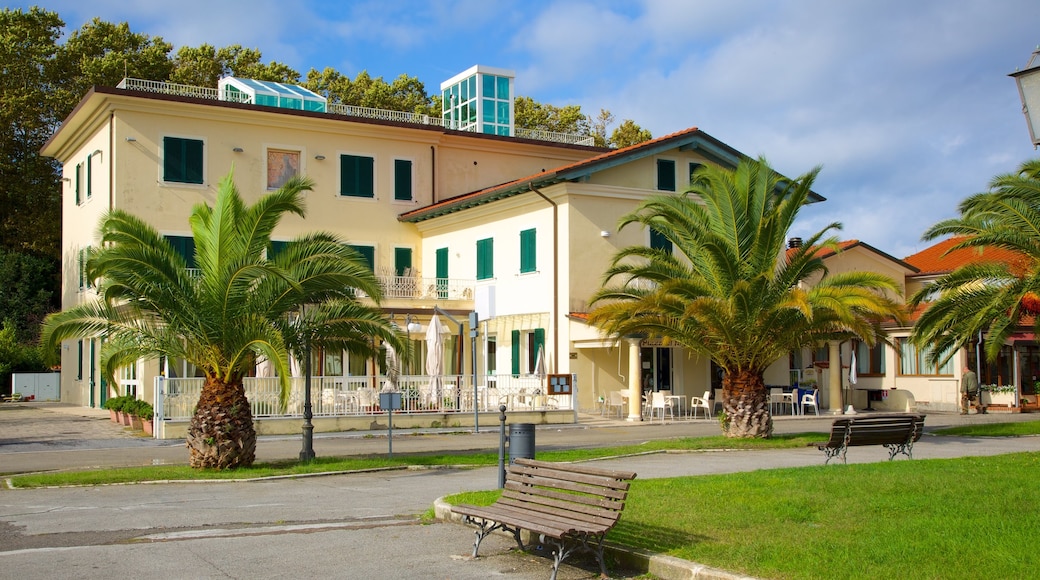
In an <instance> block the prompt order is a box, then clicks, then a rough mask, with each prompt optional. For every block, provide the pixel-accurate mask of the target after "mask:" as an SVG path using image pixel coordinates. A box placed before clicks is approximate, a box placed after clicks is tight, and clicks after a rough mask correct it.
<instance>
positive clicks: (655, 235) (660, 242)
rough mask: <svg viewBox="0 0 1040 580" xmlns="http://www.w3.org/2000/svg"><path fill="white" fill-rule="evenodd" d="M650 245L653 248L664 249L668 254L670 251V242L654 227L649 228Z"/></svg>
mask: <svg viewBox="0 0 1040 580" xmlns="http://www.w3.org/2000/svg"><path fill="white" fill-rule="evenodd" d="M650 247H651V248H653V249H655V250H664V251H666V252H668V253H669V254H671V253H672V242H670V241H669V240H668V238H666V237H664V234H662V233H661V232H659V231H657V230H655V229H654V228H650Z"/></svg>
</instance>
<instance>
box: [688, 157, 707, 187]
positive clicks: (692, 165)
mask: <svg viewBox="0 0 1040 580" xmlns="http://www.w3.org/2000/svg"><path fill="white" fill-rule="evenodd" d="M701 167H704V164H703V163H697V162H694V161H691V162H690V181H691V182H692V181H693V174H694V173H697V170H698V169H700V168H701Z"/></svg>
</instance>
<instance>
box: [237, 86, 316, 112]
mask: <svg viewBox="0 0 1040 580" xmlns="http://www.w3.org/2000/svg"><path fill="white" fill-rule="evenodd" d="M217 90H218V91H219V93H220V100H222V101H232V102H235V103H250V104H253V105H266V106H268V107H279V108H281V109H296V110H299V111H316V112H319V113H325V112H327V111H328V101H327V100H326V99H325V97H323V96H321V95H319V94H318V93H315V92H313V91H309V90H307V89H305V88H303V87H299V86H296V85H290V84H286V83H276V82H272V81H258V80H254V79H242V78H237V77H224V78H222V79H220V81H218V82H217Z"/></svg>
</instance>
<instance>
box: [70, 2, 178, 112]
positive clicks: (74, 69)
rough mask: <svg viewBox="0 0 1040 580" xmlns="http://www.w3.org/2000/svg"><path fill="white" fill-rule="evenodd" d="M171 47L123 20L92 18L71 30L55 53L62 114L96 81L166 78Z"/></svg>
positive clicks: (111, 84) (103, 83)
mask: <svg viewBox="0 0 1040 580" xmlns="http://www.w3.org/2000/svg"><path fill="white" fill-rule="evenodd" d="M171 50H173V45H171V44H170V43H168V42H166V41H165V40H163V39H162V38H161V37H158V36H156V37H151V36H148V35H147V34H141V33H138V32H133V31H132V30H130V25H129V24H128V23H126V22H121V23H118V24H115V23H112V22H105V21H103V20H101V19H100V18H94V19H93V20H91V21H90V22H88V23H86V24H84V25H83V26H81V27H80V28H79V29H78V30H73V31H72V33H71V34H69V36H68V38H67V39H66V40H65V43H64V44H62V45H61V50H60V51H59V57H58V61H59V63H60V66H61V72H60V74H61V78H60V79H59V80H58V83H59V86H60V87H61V93H60V94H59V98H60V99H61V100H62V102H63V103H65V105H66V107H67V108H66V109H63V110H62V111H61V116H62V118H64V117H65V116H66V115H68V114H69V113H70V112H72V107H73V106H75V104H76V103H78V102H79V100H80V99H81V98H83V95H85V94H86V93H87V91H89V90H90V88H91V87H93V86H95V85H101V86H108V87H114V86H116V85H117V84H119V81H121V80H122V79H123V78H125V77H132V78H139V79H157V80H165V79H166V78H168V77H169V76H170V72H171V71H172V70H173V63H172V62H170V57H169V53H170V51H171Z"/></svg>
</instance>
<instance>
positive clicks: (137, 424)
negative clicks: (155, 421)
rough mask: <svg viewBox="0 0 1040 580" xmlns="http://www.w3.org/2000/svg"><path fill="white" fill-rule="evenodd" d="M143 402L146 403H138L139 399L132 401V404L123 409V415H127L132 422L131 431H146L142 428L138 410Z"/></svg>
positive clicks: (130, 424) (130, 423)
mask: <svg viewBox="0 0 1040 580" xmlns="http://www.w3.org/2000/svg"><path fill="white" fill-rule="evenodd" d="M143 402H144V401H138V400H137V399H130V402H129V403H127V404H126V406H125V407H123V413H125V414H126V417H127V419H128V420H129V421H130V422H129V426H130V428H131V429H136V430H142V429H144V427H142V426H141V417H139V416H138V415H137V409H138V407H140V406H141V403H143Z"/></svg>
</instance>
